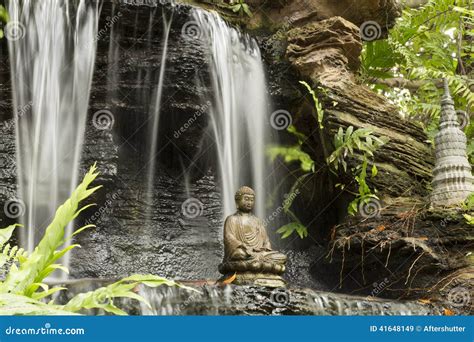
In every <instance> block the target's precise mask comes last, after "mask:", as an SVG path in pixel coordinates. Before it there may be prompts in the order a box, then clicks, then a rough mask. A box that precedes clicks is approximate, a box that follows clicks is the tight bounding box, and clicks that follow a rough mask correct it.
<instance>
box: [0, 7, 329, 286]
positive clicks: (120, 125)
mask: <svg viewBox="0 0 474 342" xmlns="http://www.w3.org/2000/svg"><path fill="white" fill-rule="evenodd" d="M163 8H164V12H163V13H162V10H163ZM172 9H173V11H174V15H173V20H172V23H171V29H170V36H169V42H170V43H169V45H168V54H167V62H166V63H167V66H166V70H165V73H166V77H165V78H164V80H165V81H164V84H163V96H162V99H163V100H162V113H164V114H163V115H162V117H161V120H160V124H159V132H158V137H159V141H158V146H160V148H161V149H160V151H159V153H158V157H157V168H156V174H155V184H154V191H153V194H152V196H151V197H150V196H148V194H147V179H148V174H147V170H148V167H147V166H148V163H149V157H148V152H149V146H150V121H151V117H152V115H153V112H154V111H153V104H154V101H155V94H156V89H157V86H158V79H159V72H160V67H161V63H160V61H161V56H162V52H163V31H164V29H163V21H162V20H163V15H164V16H165V17H166V18H170V15H171V11H172ZM192 21H193V19H192V17H191V16H190V7H187V6H175V7H173V8H172V7H171V6H170V5H165V6H162V5H161V4H160V2H159V1H155V3H152V2H146V4H144V5H139V4H138V2H135V1H133V2H132V1H120V2H114V3H111V2H105V3H104V6H103V7H102V12H101V16H100V22H99V36H98V42H97V43H98V52H97V58H96V66H95V73H94V78H93V85H92V93H91V97H90V108H89V113H88V123H87V129H86V139H85V145H84V152H83V159H82V165H81V174H84V173H85V171H86V170H87V169H88V168H89V167H90V165H92V164H93V163H94V162H97V166H98V169H99V171H100V176H99V178H98V180H97V183H98V184H101V185H103V188H102V189H100V190H99V191H98V192H97V193H96V194H95V195H94V198H92V199H91V202H94V203H96V204H97V206H96V207H94V208H91V209H89V210H87V211H86V212H84V214H83V215H82V216H81V218H80V219H78V220H77V222H76V225H77V227H79V226H82V225H83V224H95V225H96V226H97V227H96V228H94V229H91V230H88V231H86V232H84V233H83V234H80V235H78V236H77V238H76V239H75V242H76V243H79V244H81V246H82V248H81V249H76V250H75V251H74V253H73V255H72V258H71V265H70V271H71V272H70V276H71V277H72V278H82V277H99V278H102V277H104V278H107V277H118V276H126V275H129V274H132V273H154V274H159V275H162V276H166V277H168V278H177V279H196V278H198V279H199V278H206V279H212V278H214V279H218V278H219V277H220V275H219V273H218V270H217V266H218V264H219V262H220V261H221V260H222V253H223V248H222V229H223V222H222V210H221V198H220V189H219V180H218V179H217V178H216V173H217V172H216V170H217V165H216V162H215V158H213V157H212V155H213V154H212V153H213V152H212V149H211V150H208V151H206V150H207V149H209V148H210V147H212V146H206V145H205V144H204V143H203V141H204V139H203V138H204V137H205V136H206V134H207V131H206V129H207V128H208V125H209V123H208V120H209V117H208V116H207V114H206V111H207V110H206V109H207V107H206V104H205V103H204V102H205V101H203V99H206V98H209V93H210V92H211V89H210V88H209V87H208V85H209V84H210V81H209V75H208V67H207V58H206V56H205V52H206V51H207V49H208V46H207V45H206V44H204V43H203V42H202V41H200V40H199V39H187V37H184V36H183V27H184V26H185V25H186V24H187V23H188V22H192ZM1 43H2V44H3V45H2V55H1V57H2V58H3V59H4V63H2V64H1V66H0V77H1V82H2V83H1V86H2V89H3V91H2V93H1V99H0V101H1V104H2V107H3V111H2V112H1V113H0V128H1V129H2V133H4V134H2V136H1V137H0V156H1V157H2V164H0V185H1V194H0V195H1V196H2V197H1V198H0V200H1V202H0V207H1V208H3V205H4V203H5V202H6V201H7V200H8V199H10V198H14V197H15V191H16V185H15V183H16V180H15V134H14V129H13V128H14V126H13V124H12V120H11V118H12V113H11V111H12V109H11V108H12V106H11V101H12V100H11V98H12V97H11V86H10V81H9V77H10V75H9V67H8V58H7V56H8V54H7V52H6V43H5V41H4V40H3V41H2V42H1ZM273 83H274V84H276V83H277V82H276V81H273ZM104 110H105V111H108V112H110V113H111V114H112V117H111V120H110V121H111V123H112V129H111V130H108V129H105V130H104V129H99V128H97V125H96V123H95V122H94V114H95V113H97V112H99V111H104ZM190 119H193V123H192V124H191V125H189V127H188V128H187V130H186V134H174V132H177V131H178V130H179V129H180V128H181V127H183V125H184V124H185V123H188V122H189V120H190ZM4 127H5V129H3V128H4ZM150 198H151V203H150ZM189 198H194V199H196V200H198V201H199V202H200V203H201V204H202V208H203V210H202V214H201V215H198V216H197V217H193V218H191V217H187V216H186V215H184V214H183V210H182V205H183V203H184V202H185V201H186V200H188V199H189ZM149 207H152V208H153V210H152V213H153V214H152V216H151V217H149V216H148V215H149V210H148V208H149ZM12 222H14V219H11V218H9V217H6V216H5V215H4V212H3V210H0V224H1V225H2V226H4V225H5V226H6V225H7V224H9V223H12ZM272 228H274V229H276V228H277V227H272ZM271 238H272V239H273V240H274V241H272V242H273V243H274V244H275V245H278V240H277V241H275V240H276V239H275V236H274V234H273V236H271ZM288 248H289V249H291V248H292V246H288ZM301 253H304V252H298V253H297V252H295V253H293V254H294V255H297V257H298V258H300V259H299V260H305V262H306V263H307V264H306V266H305V265H304V264H301V263H296V262H292V263H291V265H292V266H291V272H290V273H289V274H290V275H289V278H288V281H291V282H298V281H299V279H305V284H308V285H310V286H314V287H318V288H319V287H321V286H322V285H320V284H317V283H315V282H314V280H312V279H311V277H309V276H308V274H307V269H308V268H309V263H310V258H308V257H307V256H306V257H304V256H302V254H301ZM315 284H316V285H315Z"/></svg>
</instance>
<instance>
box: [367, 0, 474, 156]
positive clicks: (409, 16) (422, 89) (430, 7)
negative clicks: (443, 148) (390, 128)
mask: <svg viewBox="0 0 474 342" xmlns="http://www.w3.org/2000/svg"><path fill="white" fill-rule="evenodd" d="M471 5H472V1H470V0H430V1H428V3H427V4H426V5H424V6H422V7H419V8H417V9H412V8H408V9H406V10H404V11H403V15H402V17H401V18H400V19H399V20H398V21H397V23H396V25H395V27H394V28H393V29H391V30H390V32H389V36H388V38H387V39H383V40H377V41H372V42H366V43H365V44H364V49H363V54H362V57H361V61H362V66H361V77H362V79H363V81H364V82H366V83H367V84H369V85H371V86H372V87H374V88H375V89H377V90H378V91H379V92H381V93H383V94H384V95H385V96H386V97H388V98H389V100H390V101H391V102H393V103H394V104H396V105H397V106H398V107H399V111H400V113H401V114H402V115H404V116H405V117H406V118H409V119H411V120H414V121H416V122H418V123H420V124H421V125H423V127H424V128H425V130H426V131H427V133H428V135H429V136H430V137H431V138H432V137H433V136H434V132H435V131H436V130H437V128H438V123H439V114H440V98H441V96H442V91H443V90H442V89H441V85H442V82H441V80H442V79H444V78H446V79H447V80H448V82H449V86H450V90H451V93H452V94H453V98H454V101H455V105H456V108H458V109H461V110H465V111H466V112H468V113H469V112H470V111H471V108H472V106H473V104H474V92H473V89H474V81H473V73H474V68H473V66H474V47H473V46H474V45H473V44H472V42H473V37H474V10H473V8H472V6H471ZM466 134H467V135H468V139H469V140H471V141H472V138H473V137H474V126H473V123H472V122H471V124H470V125H469V126H468V127H467V128H466ZM469 151H470V158H471V162H473V161H474V156H473V153H474V146H473V145H472V142H471V145H470V149H469Z"/></svg>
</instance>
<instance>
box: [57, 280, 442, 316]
mask: <svg viewBox="0 0 474 342" xmlns="http://www.w3.org/2000/svg"><path fill="white" fill-rule="evenodd" d="M109 282H110V280H109V281H104V280H95V279H84V280H79V281H73V282H70V283H69V284H67V285H66V287H67V288H68V291H64V292H61V295H60V296H59V298H58V301H59V302H60V303H65V302H67V301H68V300H69V299H70V298H72V297H73V296H74V295H75V294H77V293H81V292H87V291H92V290H94V289H96V288H98V287H100V286H106V285H107V284H108V283H109ZM205 283H206V282H205V281H204V282H197V281H195V282H188V283H186V285H189V286H192V287H193V288H195V289H196V290H197V291H198V292H193V291H189V290H186V289H181V288H174V287H166V286H162V287H158V288H148V287H144V286H139V287H138V288H136V289H135V291H136V292H137V293H138V294H139V295H141V296H142V297H144V298H145V299H146V300H147V301H148V303H150V307H148V306H146V305H145V304H143V303H139V302H137V301H134V300H128V299H125V300H116V301H115V303H116V305H117V306H118V307H120V308H122V309H124V310H125V311H126V312H128V313H129V314H132V315H165V316H170V315H252V316H254V315H439V314H441V313H442V307H441V305H440V304H438V303H437V304H425V305H423V304H420V303H417V302H410V301H388V300H378V299H375V298H372V297H365V298H364V297H356V296H348V295H342V294H334V293H329V292H321V291H314V290H310V289H305V288H298V287H289V288H276V289H275V288H267V287H259V286H235V285H227V286H225V287H218V286H215V285H211V284H205ZM84 313H89V314H91V313H93V314H99V313H101V312H98V311H95V312H90V311H89V312H84Z"/></svg>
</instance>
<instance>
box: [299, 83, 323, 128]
mask: <svg viewBox="0 0 474 342" xmlns="http://www.w3.org/2000/svg"><path fill="white" fill-rule="evenodd" d="M300 84H302V85H304V86H305V87H306V89H307V90H308V92H309V93H310V94H311V97H312V98H313V102H314V109H315V111H316V116H317V117H316V119H317V120H318V124H319V128H320V129H323V128H324V127H323V119H324V109H323V106H322V104H321V102H319V99H318V97H317V96H316V93H315V92H314V90H313V88H311V86H310V85H309V84H308V83H306V82H305V81H300Z"/></svg>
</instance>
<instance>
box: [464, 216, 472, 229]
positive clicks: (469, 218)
mask: <svg viewBox="0 0 474 342" xmlns="http://www.w3.org/2000/svg"><path fill="white" fill-rule="evenodd" d="M463 216H464V218H465V219H466V222H467V224H468V225H470V226H474V216H471V215H468V214H464V215H463Z"/></svg>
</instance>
